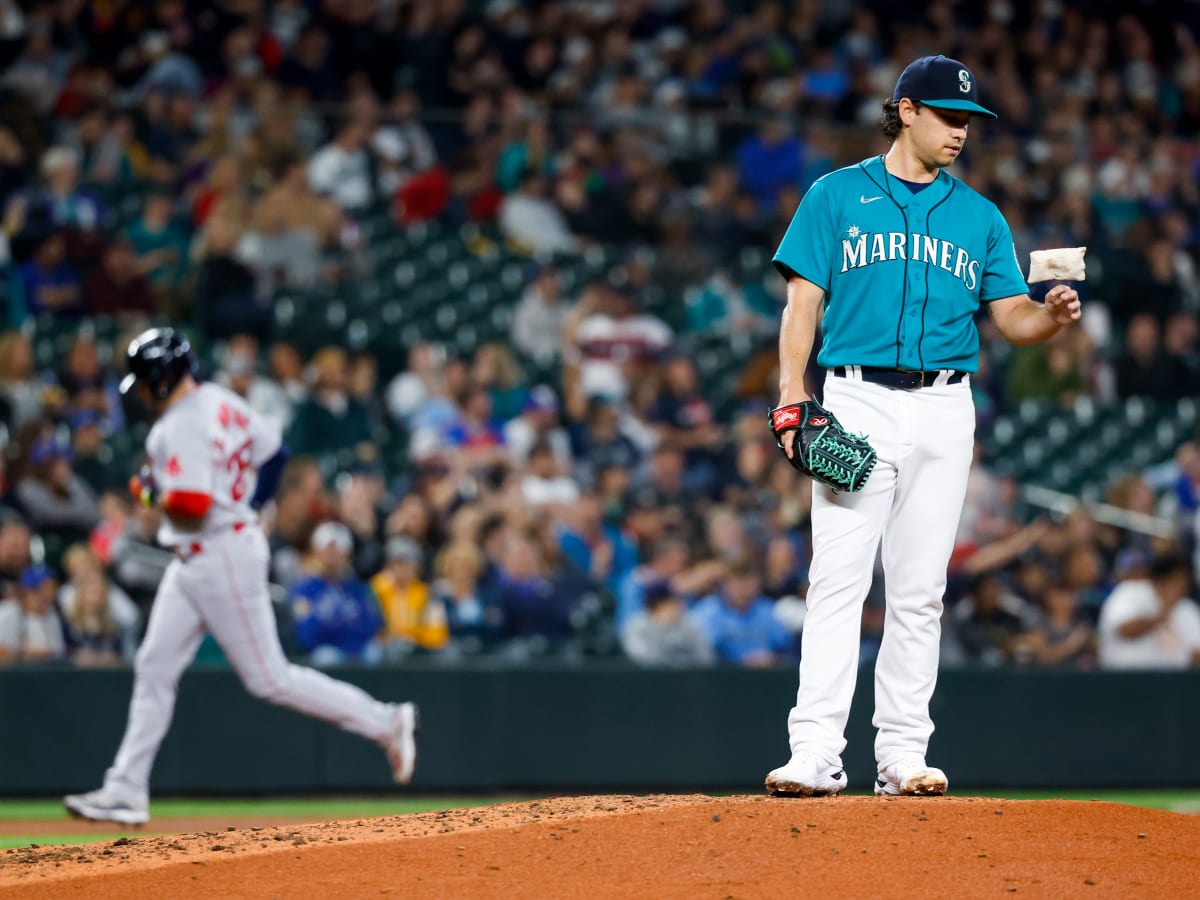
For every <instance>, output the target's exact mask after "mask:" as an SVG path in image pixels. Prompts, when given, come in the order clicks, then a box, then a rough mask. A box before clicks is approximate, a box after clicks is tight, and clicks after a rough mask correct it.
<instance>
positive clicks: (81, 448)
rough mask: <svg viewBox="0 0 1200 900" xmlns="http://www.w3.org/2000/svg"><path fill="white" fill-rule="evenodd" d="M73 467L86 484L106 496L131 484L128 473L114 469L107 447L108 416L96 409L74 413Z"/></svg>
mask: <svg viewBox="0 0 1200 900" xmlns="http://www.w3.org/2000/svg"><path fill="white" fill-rule="evenodd" d="M68 424H69V425H70V426H71V467H72V469H74V471H75V474H76V475H78V476H79V477H80V479H82V481H83V482H84V484H86V485H88V486H89V487H91V488H92V489H93V490H95V491H97V492H99V493H104V492H105V491H108V490H114V489H119V488H121V487H123V486H124V485H125V484H126V483H127V481H128V473H126V472H119V471H117V470H116V468H115V467H114V466H113V465H112V459H111V454H110V453H109V452H106V451H108V448H107V447H105V444H104V415H103V414H102V413H101V412H100V411H99V410H96V409H81V410H80V411H79V412H76V413H72V414H71V418H70V419H69V420H68Z"/></svg>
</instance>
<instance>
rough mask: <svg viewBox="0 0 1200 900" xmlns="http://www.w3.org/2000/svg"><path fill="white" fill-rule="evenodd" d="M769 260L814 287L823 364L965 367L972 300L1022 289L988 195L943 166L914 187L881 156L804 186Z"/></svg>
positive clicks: (975, 351) (972, 362)
mask: <svg viewBox="0 0 1200 900" xmlns="http://www.w3.org/2000/svg"><path fill="white" fill-rule="evenodd" d="M775 264H776V266H777V267H778V268H779V269H780V271H781V272H783V274H784V275H785V277H789V278H790V277H791V276H793V275H798V276H800V277H801V278H803V279H805V280H806V281H809V282H811V283H812V284H814V285H816V286H817V287H819V288H820V289H821V291H822V293H823V304H824V318H823V328H822V331H823V335H824V336H823V339H822V343H821V350H820V353H819V354H818V356H817V361H818V362H819V363H820V364H821V365H822V366H825V367H827V368H828V367H831V366H847V365H857V366H881V367H884V368H896V369H958V370H961V371H965V372H974V371H975V370H976V369H977V368H978V366H979V332H978V331H977V330H976V328H975V315H976V314H977V313H978V312H979V307H980V304H982V303H989V302H991V301H993V300H999V299H1002V298H1004V297H1013V296H1017V295H1021V294H1026V293H1028V291H1029V288H1028V286H1027V285H1026V284H1025V279H1024V278H1023V277H1022V276H1021V271H1020V268H1019V267H1018V264H1017V260H1016V256H1015V255H1014V251H1013V240H1012V232H1011V231H1010V230H1009V227H1008V223H1007V222H1005V221H1004V217H1003V216H1002V215H1001V214H1000V211H999V210H998V209H997V208H996V206H995V204H993V203H992V202H991V201H990V200H988V199H987V198H985V197H982V196H980V195H979V194H978V193H976V192H975V191H973V190H972V189H971V188H970V187H968V186H967V185H965V184H963V183H962V182H961V181H959V180H958V179H957V178H954V177H953V176H952V175H950V173H949V172H946V171H941V172H938V174H937V176H936V177H935V178H934V180H933V181H932V182H931V183H930V184H928V185H927V186H925V187H924V189H923V190H912V189H910V188H909V187H908V185H907V184H906V183H905V182H903V181H901V180H900V179H898V178H896V177H895V176H894V175H892V174H891V173H889V172H888V171H887V169H886V167H885V165H884V160H883V158H882V157H878V156H876V157H872V158H870V159H866V160H863V161H862V162H861V163H858V164H857V165H853V166H847V167H846V168H844V169H838V170H837V171H836V172H830V173H829V174H828V175H826V176H824V177H823V178H821V179H819V180H818V181H817V182H816V183H815V184H814V185H813V186H812V187H811V188H809V190H808V193H806V194H805V195H804V199H803V200H802V201H801V203H800V207H799V209H797V210H796V214H795V216H794V217H793V218H792V223H791V225H790V226H789V227H788V230H787V233H786V234H784V236H783V240H782V241H781V242H780V244H779V249H778V250H777V251H776V253H775Z"/></svg>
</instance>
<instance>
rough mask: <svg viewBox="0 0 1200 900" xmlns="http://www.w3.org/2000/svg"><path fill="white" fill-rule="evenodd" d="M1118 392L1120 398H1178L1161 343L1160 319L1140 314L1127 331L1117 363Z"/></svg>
mask: <svg viewBox="0 0 1200 900" xmlns="http://www.w3.org/2000/svg"><path fill="white" fill-rule="evenodd" d="M1116 374H1117V393H1118V394H1120V396H1121V397H1146V398H1149V399H1152V400H1164V399H1169V398H1171V397H1174V396H1175V390H1176V388H1175V385H1174V384H1172V376H1173V374H1174V373H1173V372H1172V366H1171V362H1170V360H1169V359H1168V358H1167V356H1166V354H1165V353H1164V352H1163V349H1162V343H1161V342H1160V340H1159V325H1158V320H1157V319H1155V318H1154V316H1152V315H1151V314H1150V313H1137V314H1135V315H1134V316H1132V317H1131V318H1130V320H1129V325H1128V326H1127V327H1126V329H1125V349H1124V352H1122V354H1121V356H1120V357H1119V358H1118V359H1117V363H1116Z"/></svg>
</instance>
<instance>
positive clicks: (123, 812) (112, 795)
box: [63, 788, 150, 825]
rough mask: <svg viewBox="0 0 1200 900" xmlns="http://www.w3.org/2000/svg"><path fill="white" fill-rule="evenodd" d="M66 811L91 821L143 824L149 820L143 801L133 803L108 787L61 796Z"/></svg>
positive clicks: (147, 809) (147, 810)
mask: <svg viewBox="0 0 1200 900" xmlns="http://www.w3.org/2000/svg"><path fill="white" fill-rule="evenodd" d="M63 805H64V806H65V807H66V808H67V812H69V813H70V814H71V815H73V816H75V817H76V818H80V819H89V820H91V821H92V822H119V823H120V824H122V825H145V824H146V823H147V822H149V821H150V810H149V808H148V806H147V804H145V803H135V802H132V801H130V800H129V799H128V798H125V797H122V796H120V795H119V794H117V793H116V792H115V791H111V790H109V789H108V788H100V790H98V791H89V792H88V793H86V794H68V795H67V796H65V797H63Z"/></svg>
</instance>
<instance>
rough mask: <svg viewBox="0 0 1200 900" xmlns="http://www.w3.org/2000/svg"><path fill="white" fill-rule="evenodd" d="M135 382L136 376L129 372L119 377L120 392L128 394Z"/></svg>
mask: <svg viewBox="0 0 1200 900" xmlns="http://www.w3.org/2000/svg"><path fill="white" fill-rule="evenodd" d="M135 384H137V376H136V375H134V374H133V373H132V372H130V373H129V374H128V375H126V376H125V377H124V378H122V379H121V393H122V394H128V393H129V392H130V391H132V390H133V386H134V385H135Z"/></svg>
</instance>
